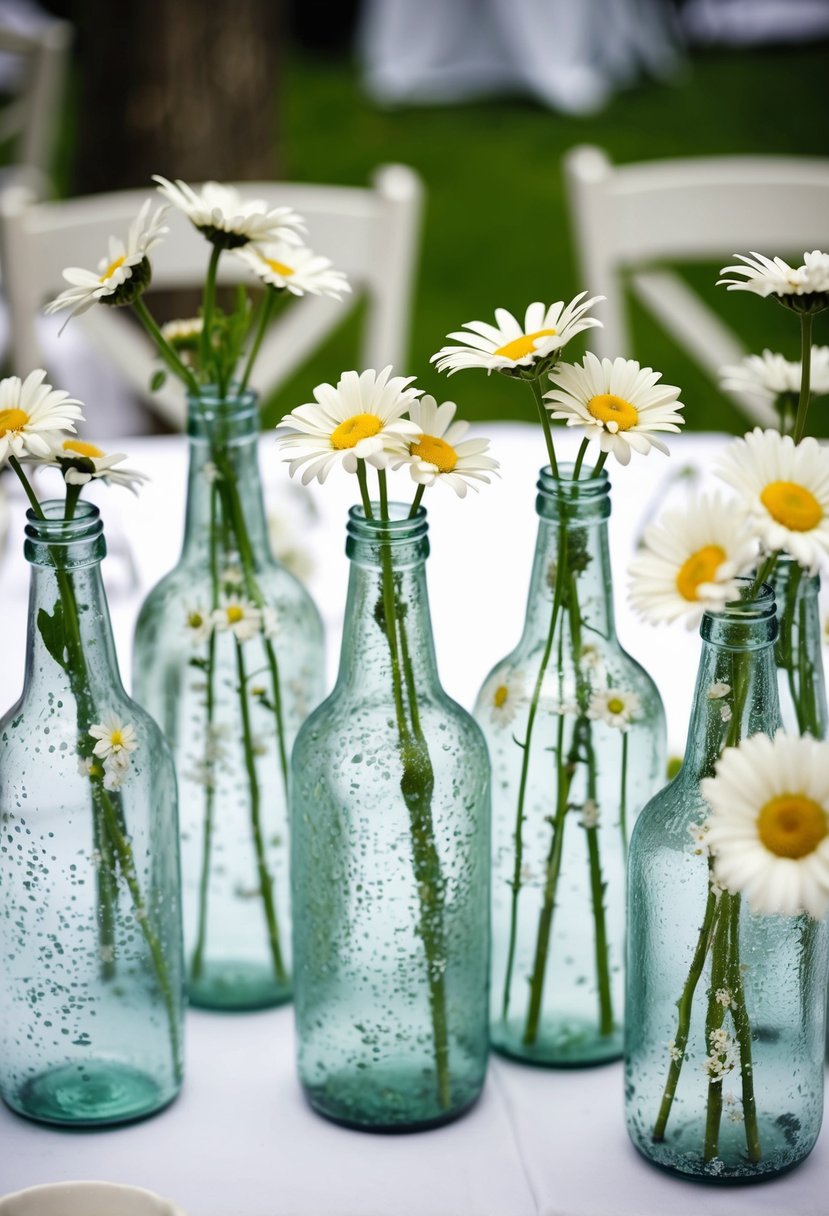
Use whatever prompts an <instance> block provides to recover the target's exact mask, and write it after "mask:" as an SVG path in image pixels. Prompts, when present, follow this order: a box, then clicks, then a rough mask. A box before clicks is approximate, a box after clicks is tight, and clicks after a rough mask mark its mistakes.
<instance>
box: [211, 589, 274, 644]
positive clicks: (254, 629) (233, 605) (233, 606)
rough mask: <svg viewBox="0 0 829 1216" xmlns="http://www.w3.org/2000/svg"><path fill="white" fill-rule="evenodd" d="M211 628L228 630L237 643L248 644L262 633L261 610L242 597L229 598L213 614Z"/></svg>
mask: <svg viewBox="0 0 829 1216" xmlns="http://www.w3.org/2000/svg"><path fill="white" fill-rule="evenodd" d="M213 626H214V628H215V629H217V630H219V632H221V633H223V632H225V631H227V630H229V631H230V632H231V633H232V634H233V636H234V637H235V639H236V641H237V642H249V641H250V639H251V638H255V637H256V635H257V634H258V633H261V632H262V610H261V608H257V607H256V605H255V604H252V603H251V602H250V600H246V599H243V597H242V596H237V597H230V598H228V599H227V600H225V602H224V603H223V604H222V605H221V607H219V608H217V609H216V611H215V612H214V613H213Z"/></svg>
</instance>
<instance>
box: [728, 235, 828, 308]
mask: <svg viewBox="0 0 829 1216" xmlns="http://www.w3.org/2000/svg"><path fill="white" fill-rule="evenodd" d="M734 256H735V257H736V258H738V259H739V261H740V262H741V263H742V265H741V266H724V267H723V268H722V270H721V271H720V274H723V275H739V276H740V277H739V278H728V279H719V280H718V283H717V285H718V286H720V285H722V286H724V287H725V288H726V290H727V291H751V292H754V294H755V295H758V296H762V297H763V298H764V299H765V298H766V297H767V296H773V297H774V299H776V300H777V301H779V303H781V304H784V305H785V306H786V307H787V308H791V309H793V310H794V311H795V312H822V311H823V309H824V308H827V307H829V253H823V252H822V251H821V250H820V249H813V250H812V251H811V253H804V255H803V264H802V265H801V266H790V265H789V264H788V262H784V261H783V259H782V258H767V257H765V255H764V254H762V253H748V254H745V253H735V254H734Z"/></svg>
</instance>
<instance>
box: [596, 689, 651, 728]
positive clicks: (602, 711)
mask: <svg viewBox="0 0 829 1216" xmlns="http://www.w3.org/2000/svg"><path fill="white" fill-rule="evenodd" d="M641 708H642V700H641V698H640V696H639V694H638V693H635V692H633V691H632V690H630V689H626V688H602V689H600V690H599V691H598V692H594V693H593V695H592V696H591V698H590V703H589V704H588V706H587V716H588V718H592V719H593V721H599V720H600V721H602V722H606V723H607V725H608V726H613V727H615V728H616V730H621V731H626V730H627V729H628V727H629V726H630V724H631V722H633V721H635V719H636V715H637V714H638V713H639V711H640V710H641Z"/></svg>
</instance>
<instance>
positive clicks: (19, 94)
mask: <svg viewBox="0 0 829 1216" xmlns="http://www.w3.org/2000/svg"><path fill="white" fill-rule="evenodd" d="M72 36H73V30H72V26H71V25H70V24H69V22H68V21H58V20H52V19H47V20H43V21H41V22H39V23H37V24H36V25H33V26H32V28H31V29H28V30H23V29H16V28H13V27H11V26H7V25H0V54H3V55H4V56H6V55H8V56H11V57H13V59H14V60H15V61H17V68H18V71H17V73H16V82H15V84H14V86H13V89H12V96H11V98H10V100H9V101H7V102H6V104H5V105H4V106H3V107H2V109H0V141H3V142H5V141H6V140H11V141H12V145H13V151H12V161H13V163H12V166H11V169H12V170H14V171H15V172H18V173H21V174H22V175H23V176H24V180H26V182H27V183H28V184H29V185H30V186H31V188H32V189H37V190H38V192H39V193H41V194H47V193H48V192H49V191H48V183H49V180H50V175H51V168H52V154H53V152H54V142H55V134H56V129H57V123H58V116H59V113H60V106H61V103H62V99H63V90H64V84H65V81H66V69H67V65H68V62H69V51H70V48H71V45H72ZM7 172H8V171H7Z"/></svg>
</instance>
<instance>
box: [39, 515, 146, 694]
mask: <svg viewBox="0 0 829 1216" xmlns="http://www.w3.org/2000/svg"><path fill="white" fill-rule="evenodd" d="M41 507H42V510H43V512H44V514H45V516H46V518H45V519H40V518H38V517H37V516H35V514H34V512H33V511H29V512H28V513H27V520H28V522H27V525H26V543H25V546H24V553H25V556H26V558H27V560H28V561H29V562H30V563H31V568H32V569H31V585H30V592H29V623H28V634H27V639H26V668H25V676H24V696H31V695H37V692H38V691H39V690H41V689H42V690H43V691H44V692H46V693H48V694H49V695H51V696H59V694H60V690H61V689H64V690H66V692H67V693H69V694H70V695H72V696H74V697H75V699H76V700H78V701H83V702H84V703H85V704H87V707H88V711H89V712H90V713H92V712H93V707H98V709H99V710H100V712H101V713H104V712H106V709H107V705H106V704H105V702H107V701H108V700H109V699H111V698H112V695H113V693H116V694H120V695H122V696H123V695H124V693H123V686H122V684H121V677H120V674H119V671H118V660H117V657H116V653H115V643H114V640H113V636H112V625H111V622H110V617H109V607H108V605H107V600H106V595H105V593H104V587H103V582H102V580H101V560H102V559H103V558H104V557H105V556H106V543H105V541H104V535H103V525H102V524H101V520H100V516H99V513H98V509H97V508H96V507H93V506H92V505H91V504H90V503H87V502H79V503H78V504H77V506H76V510H75V516H74V518H73V519H71V520H64V519H63V518H61V517H62V514H63V511H64V503H63V502H62V501H55V502H45V503H42V504H41ZM96 712H97V711H96Z"/></svg>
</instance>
